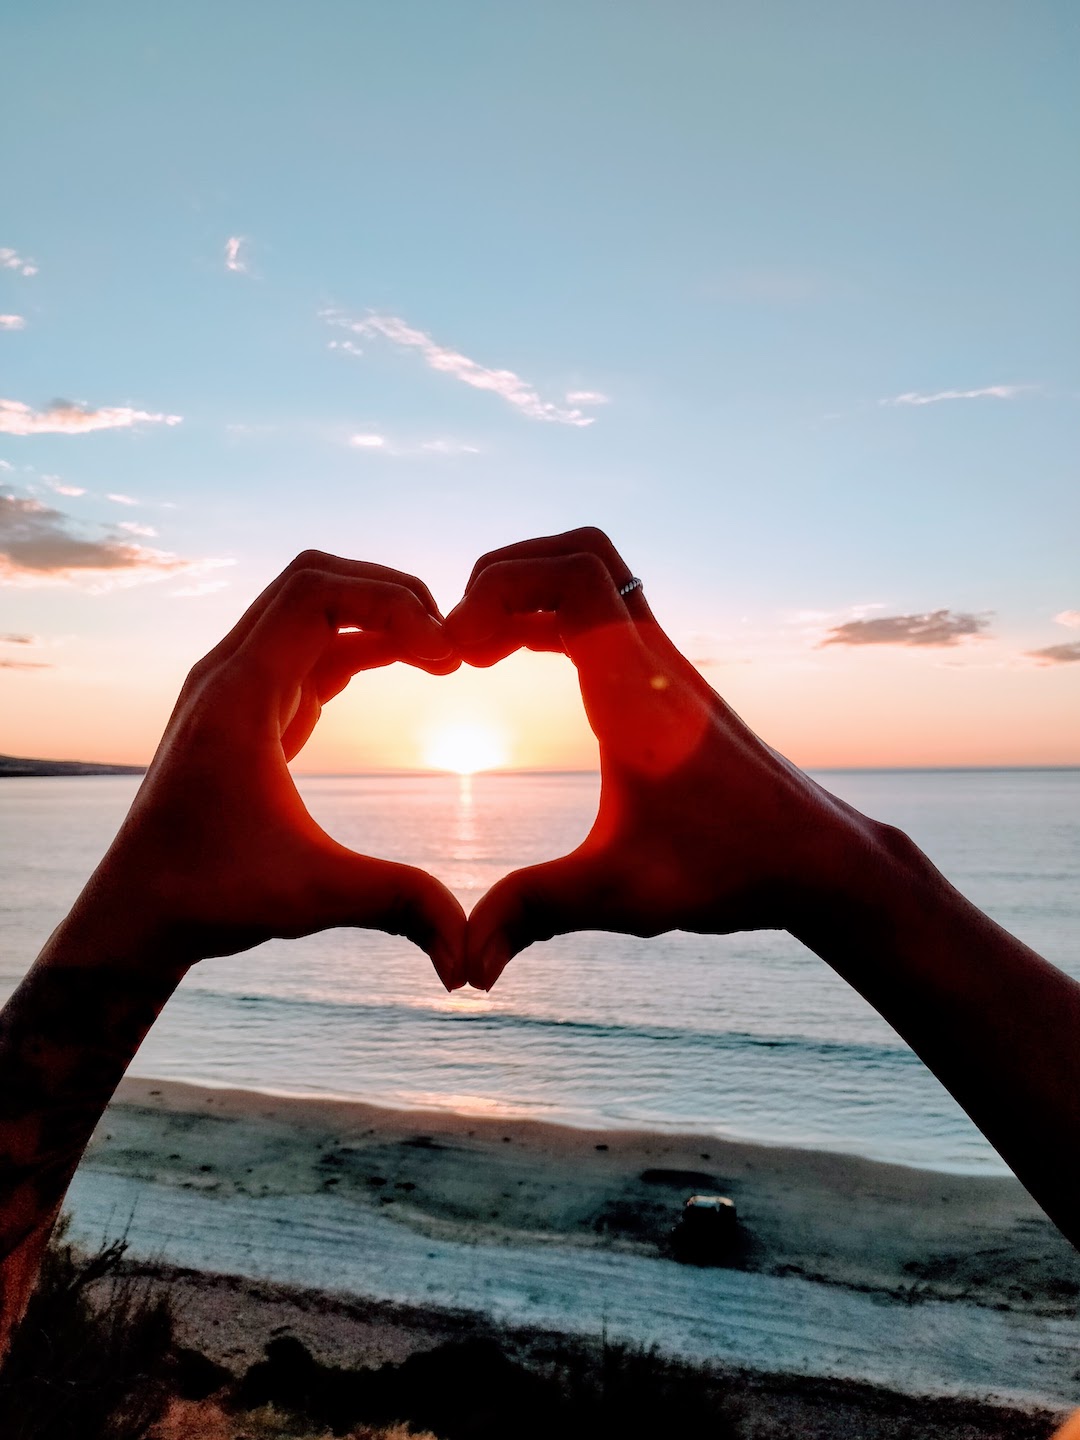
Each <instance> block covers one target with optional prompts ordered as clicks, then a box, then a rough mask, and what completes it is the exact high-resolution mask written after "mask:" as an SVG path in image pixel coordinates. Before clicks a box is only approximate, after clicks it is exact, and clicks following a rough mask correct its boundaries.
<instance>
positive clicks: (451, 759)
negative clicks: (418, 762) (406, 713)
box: [424, 724, 506, 775]
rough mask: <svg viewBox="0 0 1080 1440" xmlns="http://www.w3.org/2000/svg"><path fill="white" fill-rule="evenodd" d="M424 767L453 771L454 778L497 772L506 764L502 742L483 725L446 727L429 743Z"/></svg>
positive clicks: (495, 733) (496, 733)
mask: <svg viewBox="0 0 1080 1440" xmlns="http://www.w3.org/2000/svg"><path fill="white" fill-rule="evenodd" d="M424 763H425V764H426V765H429V766H430V767H431V769H432V770H453V771H454V772H455V773H456V774H458V775H474V774H475V773H476V771H478V770H497V769H499V767H500V766H502V765H505V764H506V739H505V737H504V736H503V735H502V734H500V733H499V731H497V730H493V729H491V728H490V726H487V725H474V724H462V725H448V726H446V727H444V728H443V729H441V730H438V731H436V732H435V733H434V734H433V735H432V736H431V738H430V739H429V741H428V743H427V745H426V747H425V749H424Z"/></svg>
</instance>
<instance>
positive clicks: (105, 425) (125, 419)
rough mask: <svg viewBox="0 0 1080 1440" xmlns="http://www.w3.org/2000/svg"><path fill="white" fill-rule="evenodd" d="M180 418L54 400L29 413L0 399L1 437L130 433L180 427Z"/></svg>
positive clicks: (16, 403) (18, 404) (20, 405)
mask: <svg viewBox="0 0 1080 1440" xmlns="http://www.w3.org/2000/svg"><path fill="white" fill-rule="evenodd" d="M182 419H183V416H182V415H165V414H161V413H158V412H154V411H150V410H133V409H132V408H131V407H130V406H129V405H111V406H105V407H103V408H102V409H100V410H93V409H90V408H89V407H88V406H85V405H76V404H75V403H74V402H73V401H71V400H54V401H53V402H52V404H51V405H49V406H48V407H47V408H46V409H45V410H31V408H30V406H29V405H24V404H23V403H22V402H21V401H20V400H0V435H85V434H88V433H89V432H90V431H91V430H129V429H131V427H132V426H133V425H179V424H180V422H181V420H182Z"/></svg>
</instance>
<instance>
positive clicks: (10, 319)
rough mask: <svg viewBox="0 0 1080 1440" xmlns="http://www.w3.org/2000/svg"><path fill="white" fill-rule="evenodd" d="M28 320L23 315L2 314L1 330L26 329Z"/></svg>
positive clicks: (0, 317)
mask: <svg viewBox="0 0 1080 1440" xmlns="http://www.w3.org/2000/svg"><path fill="white" fill-rule="evenodd" d="M25 329H26V321H25V319H24V318H23V317H22V316H21V315H0V330H25Z"/></svg>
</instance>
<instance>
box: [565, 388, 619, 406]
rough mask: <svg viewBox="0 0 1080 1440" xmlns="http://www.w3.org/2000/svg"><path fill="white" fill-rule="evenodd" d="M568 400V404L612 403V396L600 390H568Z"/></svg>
mask: <svg viewBox="0 0 1080 1440" xmlns="http://www.w3.org/2000/svg"><path fill="white" fill-rule="evenodd" d="M566 401H567V404H568V405H610V404H611V396H610V395H604V394H602V393H601V392H600V391H599V390H568V391H567V392H566Z"/></svg>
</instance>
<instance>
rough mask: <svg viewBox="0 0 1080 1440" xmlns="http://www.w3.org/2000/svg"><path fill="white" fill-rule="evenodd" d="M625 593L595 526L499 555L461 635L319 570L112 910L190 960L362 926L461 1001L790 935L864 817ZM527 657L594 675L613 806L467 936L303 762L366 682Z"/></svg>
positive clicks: (224, 664)
mask: <svg viewBox="0 0 1080 1440" xmlns="http://www.w3.org/2000/svg"><path fill="white" fill-rule="evenodd" d="M629 579H630V571H629V569H628V567H627V566H626V564H625V562H624V561H623V560H622V558H621V557H620V556H619V554H618V553H617V551H616V550H615V548H614V546H613V545H612V544H611V542H610V541H609V540H608V538H607V537H606V536H605V535H604V534H603V533H602V532H600V531H598V530H591V529H587V530H577V531H572V532H569V533H568V534H565V535H559V536H554V537H550V538H546V539H540V540H532V541H527V542H525V543H523V544H520V545H514V546H510V547H508V548H506V549H504V550H499V551H495V552H493V553H491V554H489V555H486V556H484V557H483V559H481V560H480V561H479V562H478V563H477V565H476V566H475V568H474V570H473V573H472V575H471V577H470V580H469V583H468V586H467V587H466V591H465V595H464V598H463V599H462V600H461V602H460V603H459V604H458V605H457V606H456V607H455V609H454V610H453V611H451V613H450V614H449V616H448V617H446V619H445V621H444V620H443V617H442V616H441V615H440V613H439V610H438V607H437V606H436V605H435V602H434V600H433V599H432V597H431V594H430V592H429V591H428V589H427V587H426V586H424V585H423V584H422V583H421V582H420V581H419V580H416V579H414V578H413V577H411V576H407V575H403V574H401V573H400V572H398V571H394V570H388V569H385V568H384V567H382V566H377V565H370V564H366V563H362V562H357V561H351V560H343V559H339V558H337V557H334V556H329V555H323V554H319V553H317V552H309V553H306V554H304V555H301V556H299V557H298V559H297V560H296V561H294V562H293V564H292V565H290V566H289V567H288V569H287V570H286V571H285V572H284V573H283V574H282V575H281V576H279V577H278V579H277V580H275V581H274V582H273V583H272V584H271V585H270V586H269V587H268V588H267V589H266V590H265V591H264V592H263V594H262V595H261V596H260V597H259V598H258V599H257V600H256V601H255V603H254V604H253V605H252V606H251V608H250V609H249V610H248V612H247V613H246V614H245V615H244V616H243V618H242V619H241V620H240V622H239V623H238V625H237V626H236V627H235V628H234V629H233V630H232V631H231V632H230V634H229V635H227V636H226V637H225V639H224V640H223V641H222V642H221V643H220V644H219V645H218V646H216V647H215V648H214V649H213V650H212V651H211V652H210V653H209V654H208V655H207V656H206V657H205V659H203V660H202V661H200V662H199V664H198V665H196V666H195V668H194V669H193V670H192V672H191V674H190V676H189V677H188V680H187V683H186V684H185V686H184V689H183V691H182V693H181V696H180V699H179V701H178V702H177V706H176V709H175V711H174V713H173V716H172V718H171V720H170V723H169V726H168V728H167V730H166V733H165V737H164V739H163V740H162V743H161V746H160V748H159V750H158V752H157V754H156V756H155V758H154V761H153V764H152V765H151V767H150V770H149V772H148V774H147V778H146V781H145V782H144V785H143V787H142V789H141V790H140V792H139V795H138V797H137V799H136V802H135V804H134V805H133V807H132V810H131V812H130V814H129V816H128V818H127V820H126V821H125V823H124V826H123V828H122V829H121V831H120V833H119V835H118V836H117V839H116V841H115V842H114V845H113V847H112V849H111V850H110V852H109V855H108V856H107V857H106V860H105V862H103V865H102V867H101V868H100V870H99V872H98V876H97V877H96V880H95V883H96V884H97V886H98V891H99V893H103V894H105V895H106V896H107V895H108V894H109V893H110V887H115V889H114V890H113V891H112V893H114V894H115V897H116V900H117V903H120V897H121V896H123V897H124V899H123V903H124V905H125V906H126V907H127V909H128V911H129V912H131V911H132V902H131V899H130V896H131V894H132V893H137V894H138V895H139V897H140V898H139V900H138V902H136V904H135V908H134V913H131V914H130V919H131V923H132V924H133V925H135V926H136V927H137V928H141V930H142V931H144V932H145V933H146V935H147V936H148V938H152V939H153V940H154V941H155V943H156V944H157V945H158V946H159V948H160V949H161V950H162V953H164V954H167V955H169V956H170V957H172V959H173V961H179V962H180V963H191V962H193V961H194V960H196V959H201V958H204V957H206V956H210V955H223V954H231V953H234V952H235V951H238V950H242V949H246V948H248V947H249V946H251V945H254V944H257V943H259V942H260V941H262V940H265V939H269V938H271V937H273V936H281V937H291V936H298V935H304V934H310V933H312V932H314V931H316V930H322V929H326V928H329V927H331V926H339V925H350V926H363V927H370V928H377V929H383V930H388V931H391V932H393V933H399V934H403V935H406V936H408V937H409V938H410V939H411V940H413V941H415V943H416V944H418V945H419V946H421V947H422V948H423V949H425V950H426V951H427V952H428V954H429V955H430V956H431V958H432V960H433V962H434V964H435V968H436V970H437V971H438V973H439V976H440V978H441V979H442V981H443V983H444V984H445V985H446V986H447V988H448V989H453V988H454V987H456V986H459V985H463V984H465V983H466V981H468V982H471V983H472V984H473V985H477V986H480V987H482V988H485V989H488V988H490V987H491V985H492V984H494V982H495V980H496V979H497V978H498V976H499V974H500V973H501V972H502V970H503V968H504V967H505V965H506V963H507V962H508V960H509V959H510V958H511V957H512V956H513V955H515V954H516V953H517V952H518V951H520V950H522V949H524V948H525V947H526V946H527V945H529V944H531V943H532V942H533V941H534V940H538V939H547V938H550V937H551V936H552V935H556V934H560V933H565V932H567V931H571V930H580V929H605V930H616V931H622V932H624V933H628V934H636V935H655V934H658V933H660V932H661V931H665V930H671V929H676V928H678V929H686V930H696V931H700V932H717V933H719V932H724V931H730V930H735V929H748V928H761V927H774V926H784V925H789V924H790V923H791V920H792V916H793V914H794V911H795V910H796V909H797V907H798V904H799V896H800V894H802V893H806V892H807V891H808V890H812V888H813V887H814V885H815V884H817V883H819V882H818V881H816V880H815V879H814V876H815V872H816V871H818V870H819V869H820V863H821V861H822V858H823V852H824V851H827V849H828V845H827V836H828V834H829V831H830V826H829V824H828V822H829V821H830V820H835V819H837V818H839V814H840V811H841V810H844V811H846V809H847V807H841V804H840V802H839V801H837V800H835V799H834V797H832V796H830V795H827V794H826V792H824V791H822V790H820V789H819V787H817V786H816V785H814V784H813V782H811V781H810V780H808V778H807V777H806V776H805V775H803V774H802V773H801V772H800V771H798V770H797V769H795V768H794V767H793V766H791V765H790V764H789V763H788V762H787V761H786V760H784V759H782V757H780V756H778V755H777V754H776V753H775V752H773V751H772V750H770V749H769V748H768V747H767V746H765V745H763V744H762V743H761V742H760V741H759V740H758V739H757V738H756V736H754V735H753V734H752V732H751V731H750V730H748V729H747V727H746V726H745V725H743V723H742V722H741V721H740V720H739V719H738V717H737V716H736V715H735V714H734V713H733V712H732V711H731V710H730V709H729V708H728V707H727V706H726V705H725V704H724V702H723V701H722V700H721V699H720V697H719V696H718V695H717V694H716V692H715V691H713V690H712V689H711V688H710V687H709V686H708V685H707V684H706V682H705V681H704V679H703V678H702V676H701V675H700V673H699V672H698V671H697V670H696V669H695V668H694V667H693V666H692V665H691V664H690V663H689V661H687V660H686V659H685V658H684V657H683V656H682V655H681V654H680V653H679V651H678V650H677V649H676V648H675V646H674V645H673V644H672V643H671V641H670V640H669V639H668V638H667V636H666V635H665V634H664V632H663V631H662V630H661V629H660V627H659V625H658V624H657V623H656V620H655V619H654V618H653V615H652V613H651V611H650V609H649V606H648V605H647V603H646V601H645V599H644V596H643V594H642V591H641V589H640V588H633V589H630V590H629V591H628V590H627V583H628V581H629ZM522 647H525V648H528V649H532V650H547V651H552V650H554V651H560V652H562V653H564V654H566V655H567V656H569V658H570V660H571V661H572V662H573V663H574V665H575V666H576V667H577V670H578V675H579V680H580V683H581V691H582V698H583V701H584V704H585V709H586V713H587V715H588V719H589V722H590V724H591V726H592V728H593V730H594V732H595V734H596V736H597V739H598V741H599V745H600V763H601V773H602V786H601V798H600V805H599V811H598V814H597V818H596V822H595V824H594V825H593V827H592V829H591V830H590V832H589V835H588V836H587V838H586V839H585V841H584V842H583V843H582V844H581V845H580V846H579V847H578V848H577V849H576V850H575V851H573V852H572V853H571V854H570V855H567V856H564V857H562V858H560V859H557V860H552V861H549V862H547V863H545V864H541V865H534V866H531V867H529V868H527V869H524V870H519V871H516V872H514V873H513V874H511V875H507V876H505V877H504V878H503V879H502V880H500V881H499V882H498V883H497V884H496V885H495V886H494V887H493V888H492V889H491V890H490V891H489V892H488V894H487V895H485V896H484V897H483V898H482V899H481V900H480V901H479V903H478V904H477V905H476V907H475V908H474V910H473V912H472V915H471V916H470V917H469V919H468V921H466V917H465V914H464V912H463V911H462V909H461V906H460V905H459V903H458V901H457V900H456V899H455V897H454V896H453V895H452V894H451V893H450V892H449V891H448V890H447V889H446V887H445V886H444V885H442V884H441V883H440V882H439V881H437V880H436V879H435V878H434V877H433V876H431V875H429V874H427V873H426V872H425V871H422V870H419V869H416V868H414V867H411V866H407V865H400V864H395V863H392V862H390V861H387V860H379V859H375V858H373V857H370V856H365V855H358V854H356V853H355V852H353V851H351V850H349V849H347V848H346V847H345V846H342V845H339V844H338V843H337V842H336V841H334V840H332V839H331V838H330V837H329V836H328V835H326V834H325V832H324V831H322V830H321V829H320V828H319V826H318V825H316V824H315V822H314V821H313V820H312V818H311V816H310V815H309V814H308V812H307V810H306V808H305V806H304V804H303V802H302V801H301V799H300V797H299V795H298V793H297V791H296V788H295V786H294V784H293V781H292V777H291V776H290V774H289V771H288V768H287V761H288V760H290V759H291V758H292V757H293V755H295V754H296V753H297V751H298V750H299V749H300V748H301V746H302V745H303V744H304V742H305V741H306V740H307V738H308V736H309V735H310V733H311V731H312V729H313V727H314V725H315V724H316V722H317V720H318V718H319V714H320V711H321V707H322V705H323V704H324V703H325V702H326V701H327V700H328V699H330V698H331V697H332V696H334V695H336V694H337V693H338V692H339V691H340V690H342V689H343V688H344V686H345V685H346V684H347V683H348V681H349V679H350V678H351V677H352V675H354V674H356V673H357V672H359V671H361V670H367V669H372V668H375V667H377V666H382V665H387V664H390V663H392V662H393V661H397V660H402V661H405V662H407V663H409V664H412V665H417V666H419V667H421V668H422V669H425V670H427V671H429V673H432V674H448V673H450V672H451V671H453V670H455V669H457V667H458V666H459V665H460V664H461V663H462V661H464V662H465V663H468V664H471V665H479V666H488V665H493V664H495V663H496V662H497V661H499V660H500V659H502V658H503V657H504V656H506V655H509V654H510V653H511V652H513V651H514V650H517V649H520V648H522ZM823 822H825V823H824V824H823ZM823 837H826V839H825V841H824V843H823ZM133 882H134V883H133Z"/></svg>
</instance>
